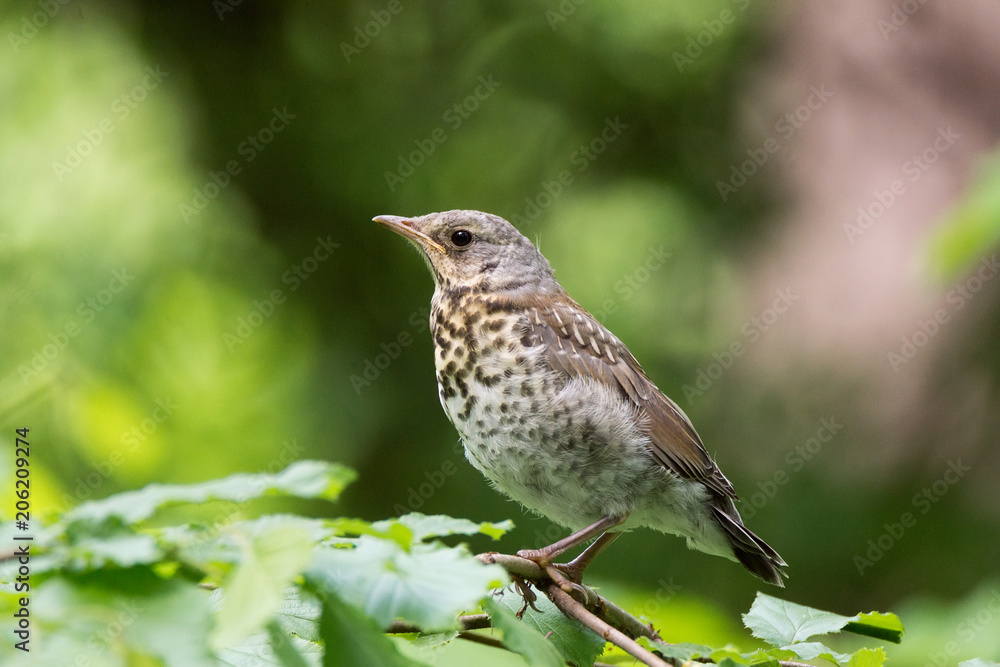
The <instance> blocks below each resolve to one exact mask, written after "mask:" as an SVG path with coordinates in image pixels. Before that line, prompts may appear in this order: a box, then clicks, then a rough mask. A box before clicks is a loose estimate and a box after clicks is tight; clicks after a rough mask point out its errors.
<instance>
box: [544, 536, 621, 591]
mask: <svg viewBox="0 0 1000 667" xmlns="http://www.w3.org/2000/svg"><path fill="white" fill-rule="evenodd" d="M620 535H621V533H612V532H607V533H604V534H603V535H601V536H600V537H598V538H597V539H596V540H594V543H593V544H591V545H590V546H589V547H587V548H586V549H584V551H583V553H582V554H580V555H579V556H577V557H576V558H574V559H573V560H571V561H570V562H568V563H557V564H556V565H554V566H553V567H555V568H557V569H558V570H560V571H561V572H562V573H563V574H565V575H566V576H567V577H568V578H569V580H570V581H572V582H574V583H577V584H578V583H580V581H581V580H582V579H583V571H584V570H586V569H587V566H589V565H590V563H591V562H592V561H593V560H594V559H595V558H597V555H598V554H600V553H601V552H602V551H604V550H605V549H606V548H607V546H608V545H609V544H611V543H612V542H614V541H615V540H617V539H618V537H619V536H620Z"/></svg>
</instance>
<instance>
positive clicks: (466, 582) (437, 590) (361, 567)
mask: <svg viewBox="0 0 1000 667" xmlns="http://www.w3.org/2000/svg"><path fill="white" fill-rule="evenodd" d="M351 542H352V547H351V548H339V549H338V548H331V547H320V548H318V549H316V550H315V553H314V557H313V562H312V565H311V566H310V567H309V569H308V572H307V576H308V577H309V578H310V580H311V581H314V582H315V585H317V586H319V587H320V588H322V589H324V590H330V591H332V592H334V593H336V594H337V595H339V596H340V597H341V598H343V599H344V600H345V601H347V602H349V603H351V604H353V605H355V606H356V607H358V608H359V609H362V610H363V611H364V612H365V613H366V614H367V615H369V616H371V617H372V618H374V619H375V621H376V622H377V623H378V624H379V626H380V627H382V628H385V627H388V626H389V624H390V623H392V622H393V621H394V620H396V619H400V618H401V619H405V620H407V621H410V622H412V623H415V624H416V625H417V626H419V627H420V628H421V629H422V630H425V631H428V632H431V631H434V630H451V629H454V628H457V627H458V621H457V616H458V614H459V613H460V612H462V611H465V610H468V609H471V608H473V607H475V606H476V605H477V604H478V603H479V601H480V600H481V599H482V598H483V597H484V596H485V595H486V594H487V592H488V591H489V590H490V589H491V588H494V587H497V586H503V585H505V584H506V582H507V581H508V578H507V573H506V571H505V570H504V569H503V568H501V567H499V566H496V565H483V564H482V563H480V562H479V561H478V560H476V559H475V558H474V557H472V556H471V555H469V553H468V551H466V550H465V549H464V548H463V547H447V546H444V545H443V544H441V543H439V542H435V543H430V544H427V543H416V544H414V545H413V546H412V547H411V548H410V549H409V550H406V549H404V548H403V547H402V546H400V545H399V544H398V543H397V542H395V541H391V540H386V539H378V538H375V537H371V536H368V535H363V536H361V537H359V538H357V539H355V540H352V541H351Z"/></svg>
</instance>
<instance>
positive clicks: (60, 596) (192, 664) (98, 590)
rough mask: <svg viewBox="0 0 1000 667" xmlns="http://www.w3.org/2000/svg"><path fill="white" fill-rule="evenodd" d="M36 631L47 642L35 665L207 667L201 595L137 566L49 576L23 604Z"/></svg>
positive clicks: (207, 619) (205, 607)
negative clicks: (125, 662)
mask: <svg viewBox="0 0 1000 667" xmlns="http://www.w3.org/2000/svg"><path fill="white" fill-rule="evenodd" d="M31 604H32V607H33V612H32V614H33V618H34V620H35V622H36V623H38V626H37V627H44V628H45V629H46V633H47V634H48V635H49V637H50V640H49V641H44V642H41V643H40V644H39V645H38V647H37V648H38V649H39V653H38V655H37V656H36V657H37V659H38V664H40V665H63V664H66V665H69V664H75V663H76V662H77V661H78V659H79V658H80V657H81V656H84V657H87V658H90V659H92V660H94V662H92V663H91V664H93V665H103V664H116V665H120V664H121V662H119V661H118V660H115V661H114V662H112V663H109V662H108V660H110V659H111V658H112V657H114V656H130V659H131V660H132V663H131V664H162V665H165V666H166V667H214V665H216V661H215V658H214V657H213V656H212V654H211V653H210V652H209V650H208V630H209V628H210V627H211V616H210V615H209V596H208V593H207V592H206V591H203V590H201V589H199V588H198V587H197V586H195V585H194V584H191V583H188V582H184V581H181V580H170V581H164V580H162V579H160V578H159V577H157V576H156V575H154V574H153V573H152V572H150V571H149V570H147V569H145V568H131V569H129V570H118V569H116V570H114V571H102V572H97V573H94V574H88V575H84V576H81V577H73V578H69V577H56V578H53V579H51V580H49V581H47V582H46V583H45V585H44V586H41V587H40V588H39V589H38V592H37V594H36V595H35V597H34V598H32V601H31Z"/></svg>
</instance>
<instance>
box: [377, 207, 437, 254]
mask: <svg viewBox="0 0 1000 667" xmlns="http://www.w3.org/2000/svg"><path fill="white" fill-rule="evenodd" d="M372 220H373V221H375V222H377V223H378V224H380V225H382V226H383V227H387V228H388V229H391V230H392V231H394V232H396V233H397V234H399V235H401V236H405V237H406V238H407V239H409V240H410V241H412V242H414V243H416V244H417V245H418V246H420V247H421V248H423V249H424V250H428V249H430V248H433V249H434V250H437V251H438V252H439V253H442V254H444V253H446V252H447V250H445V248H444V246H443V245H441V244H440V243H438V242H437V241H435V240H434V239H432V238H431V237H429V236H427V234H424V233H423V232H422V231H420V230H419V229H417V228H416V227H415V226H414V224H413V220H412V219H411V218H403V217H400V216H398V215H377V216H375V217H374V218H372Z"/></svg>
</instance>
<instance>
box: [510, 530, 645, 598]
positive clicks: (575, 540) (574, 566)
mask: <svg viewBox="0 0 1000 667" xmlns="http://www.w3.org/2000/svg"><path fill="white" fill-rule="evenodd" d="M627 518H628V516H627V515H622V516H610V515H609V516H606V517H604V518H603V519H600V520H598V521H595V522H594V523H592V524H590V525H589V526H587V527H586V528H584V529H583V530H579V531H577V532H575V533H573V534H572V535H570V536H568V537H564V538H563V539H561V540H559V541H558V542H555V543H554V544H550V545H549V546H547V547H543V548H541V549H522V550H520V551H518V552H517V555H518V556H520V557H521V558H526V559H528V560H531V561H534V562H535V563H538V565H539V566H540V567H541V568H542V569H543V570H545V572H546V574H548V575H549V577H551V578H552V580H553V581H555V582H556V583H557V584H559V587H560V588H562V589H563V590H564V591H566V592H567V593H572V592H573V591H574V589H576V588H579V586H577V585H576V584H577V583H579V581H580V577H582V576H583V571H584V570H585V569H586V568H587V566H588V565H590V562H591V561H592V560H594V558H596V557H597V554H599V553H601V551H603V550H604V548H605V547H606V546H608V545H609V544H611V543H612V542H614V540H615V538H617V537H618V535H620V533H605V531H607V530H609V529H611V528H614V527H615V526H618V525H620V524H621V523H623V522H624V521H625V519H627ZM601 533H604V534H603V535H601ZM596 535H601V537H600V538H598V539H597V541H595V542H594V543H593V544H592V545H590V546H589V547H587V549H586V550H585V551H584V552H583V553H582V554H580V555H579V556H578V557H577V558H576V559H575V560H573V561H571V562H569V563H566V564H565V565H560V566H559V567H558V568H557V567H556V566H553V565H552V559H554V558H556V557H558V556H560V555H561V554H563V553H565V552H566V551H569V550H570V549H572V548H573V547H575V546H578V545H580V544H583V543H584V542H586V541H587V540H589V539H591V538H593V537H595V536H596ZM567 568H569V569H568V572H567ZM564 572H567V573H568V574H569V575H570V576H569V578H567V577H566V574H563V573H564Z"/></svg>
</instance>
